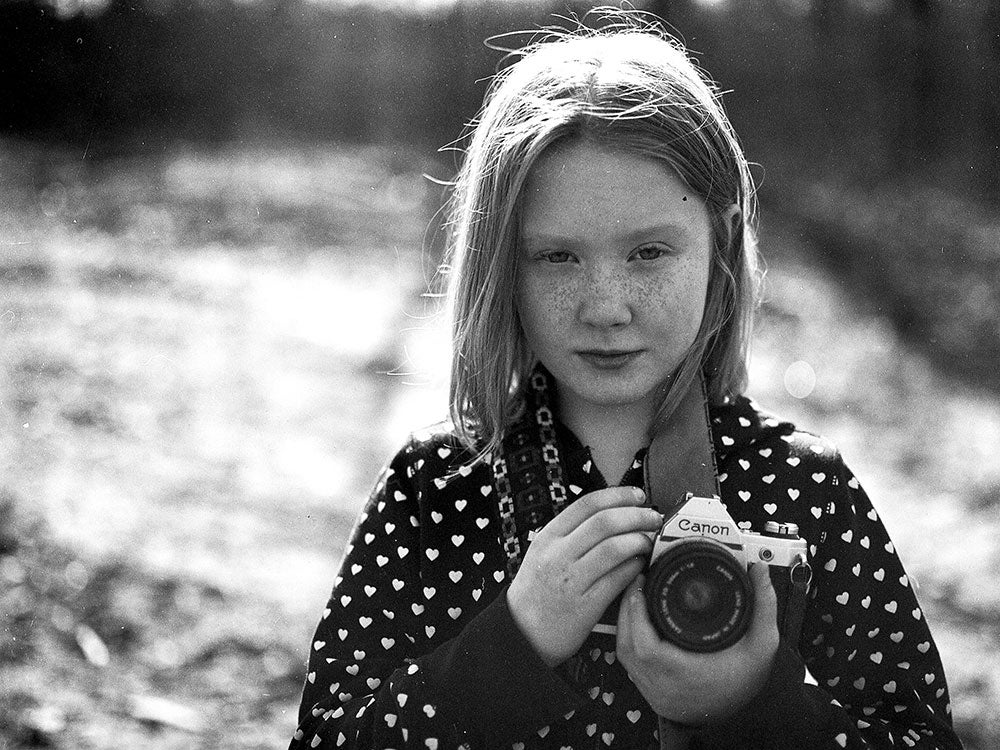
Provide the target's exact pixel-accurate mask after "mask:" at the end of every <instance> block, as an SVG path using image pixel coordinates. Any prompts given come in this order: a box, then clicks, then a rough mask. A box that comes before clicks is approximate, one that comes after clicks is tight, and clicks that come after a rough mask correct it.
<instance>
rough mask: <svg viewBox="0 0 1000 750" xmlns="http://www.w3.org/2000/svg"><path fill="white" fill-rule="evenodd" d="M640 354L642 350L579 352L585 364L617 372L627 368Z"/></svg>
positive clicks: (592, 350) (593, 350)
mask: <svg viewBox="0 0 1000 750" xmlns="http://www.w3.org/2000/svg"><path fill="white" fill-rule="evenodd" d="M640 354H642V350H641V349H637V350H630V351H622V350H603V349H591V350H585V351H579V352H577V355H578V356H579V357H580V358H581V359H583V360H584V361H585V362H587V363H588V364H591V365H593V366H594V367H597V368H599V369H602V370H617V369H619V368H621V367H625V366H626V365H628V364H630V363H631V362H632V361H633V360H635V359H637V358H638V357H639V355H640Z"/></svg>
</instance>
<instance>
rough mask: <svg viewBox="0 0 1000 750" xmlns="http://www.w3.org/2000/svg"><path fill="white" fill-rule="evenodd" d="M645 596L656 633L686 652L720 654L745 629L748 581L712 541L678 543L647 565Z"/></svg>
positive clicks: (749, 607) (750, 601) (750, 606)
mask: <svg viewBox="0 0 1000 750" xmlns="http://www.w3.org/2000/svg"><path fill="white" fill-rule="evenodd" d="M645 593H646V606H647V609H648V610H649V616H650V618H651V619H652V621H653V624H654V625H655V626H656V629H657V630H658V631H659V633H660V635H661V636H662V637H663V638H664V639H665V640H668V641H671V642H672V643H674V644H676V645H678V646H680V647H681V648H684V649H686V650H688V651H699V652H709V651H721V650H722V649H724V648H728V647H729V646H732V645H733V644H734V643H736V642H737V641H738V640H739V639H740V638H742V637H743V634H744V633H745V632H746V630H747V628H748V627H749V625H750V616H751V614H752V611H753V588H752V586H751V584H750V578H749V576H748V575H747V572H746V569H745V568H744V567H743V565H742V564H741V563H740V562H739V560H737V559H736V558H735V557H734V556H733V555H732V554H731V553H730V552H729V551H728V550H727V549H726V548H725V547H723V546H722V545H721V544H719V543H717V542H713V541H709V540H707V539H681V540H678V541H677V542H676V543H674V544H673V545H671V547H669V548H668V549H667V550H666V551H665V552H664V553H663V554H662V555H660V556H659V557H658V558H657V559H656V560H655V561H654V562H653V564H652V566H651V567H650V570H649V573H648V575H647V577H646V592H645Z"/></svg>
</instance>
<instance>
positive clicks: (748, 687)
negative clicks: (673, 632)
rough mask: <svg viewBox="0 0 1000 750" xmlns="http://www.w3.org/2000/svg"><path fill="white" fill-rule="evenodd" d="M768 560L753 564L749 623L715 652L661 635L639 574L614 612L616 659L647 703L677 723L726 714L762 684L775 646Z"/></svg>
mask: <svg viewBox="0 0 1000 750" xmlns="http://www.w3.org/2000/svg"><path fill="white" fill-rule="evenodd" d="M767 570H768V569H767V566H766V565H751V566H750V579H751V581H753V586H754V595H755V596H754V598H755V600H756V604H755V606H754V613H753V620H752V622H751V624H750V628H749V629H748V630H747V632H746V634H744V636H743V638H741V639H740V640H739V641H738V642H737V643H736V644H734V645H733V646H730V647H729V648H727V649H724V650H723V651H717V652H714V653H707V654H701V653H695V652H692V651H685V650H683V649H681V648H679V647H677V646H674V645H673V644H672V643H669V642H668V641H665V640H663V639H662V638H660V635H659V633H657V632H656V629H655V628H654V627H653V623H652V622H651V621H650V619H649V613H648V612H647V610H646V601H645V598H644V597H643V594H642V585H643V578H642V577H641V576H640V577H639V578H637V579H636V580H635V581H633V582H632V585H631V586H629V590H628V591H627V592H626V594H625V596H624V597H622V607H621V610H620V611H619V613H618V646H617V654H618V659H619V661H620V662H621V663H622V665H623V666H624V667H625V669H626V670H627V671H628V674H629V677H630V678H631V679H632V682H634V683H635V686H636V687H637V688H638V689H639V692H640V693H642V695H643V697H644V698H645V699H646V701H647V702H648V703H649V705H650V706H651V707H652V708H653V710H654V711H656V713H657V714H659V715H660V716H662V717H664V718H666V719H670V720H672V721H676V722H679V723H681V724H704V723H707V722H711V721H715V720H717V719H721V718H724V717H725V716H728V715H730V714H732V713H734V712H736V711H737V710H739V709H740V708H742V707H743V706H744V705H746V704H747V703H749V702H750V700H751V699H752V698H753V697H754V696H755V695H756V694H757V693H758V692H760V690H761V689H762V688H763V687H764V683H765V682H766V680H767V677H768V674H769V673H770V671H771V664H772V662H773V661H774V656H775V653H777V650H778V626H777V601H776V597H775V594H774V588H773V587H772V586H771V579H770V577H769V576H768V572H767Z"/></svg>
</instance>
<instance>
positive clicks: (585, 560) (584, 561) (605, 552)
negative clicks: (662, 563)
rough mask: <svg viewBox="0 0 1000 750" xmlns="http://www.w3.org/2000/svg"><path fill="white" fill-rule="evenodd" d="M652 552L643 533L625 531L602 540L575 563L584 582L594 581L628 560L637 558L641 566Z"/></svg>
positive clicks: (649, 542)
mask: <svg viewBox="0 0 1000 750" xmlns="http://www.w3.org/2000/svg"><path fill="white" fill-rule="evenodd" d="M652 551H653V542H652V541H651V540H650V538H649V537H648V536H647V535H646V534H645V533H644V532H643V531H627V532H625V533H623V534H615V535H614V536H610V537H607V538H606V539H602V540H601V541H600V542H598V543H597V544H596V545H594V546H593V547H591V548H590V549H589V550H586V551H585V552H584V553H583V556H582V557H580V559H579V560H578V561H577V562H576V569H577V571H578V572H579V574H580V576H581V577H582V578H583V579H584V580H588V581H596V580H598V579H599V578H601V577H603V576H604V575H606V574H607V572H608V571H609V570H612V569H614V568H616V567H618V565H620V564H621V563H623V562H625V561H626V560H629V559H630V558H638V559H639V560H641V562H642V564H643V566H645V563H646V562H647V561H648V560H649V553H650V552H652Z"/></svg>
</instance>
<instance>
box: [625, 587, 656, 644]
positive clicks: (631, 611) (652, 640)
mask: <svg viewBox="0 0 1000 750" xmlns="http://www.w3.org/2000/svg"><path fill="white" fill-rule="evenodd" d="M645 586H646V582H645V578H644V579H643V580H642V581H640V582H639V584H638V585H636V586H635V587H633V588H630V589H629V592H628V594H627V601H628V608H627V609H628V618H629V623H628V630H629V635H630V638H631V645H632V648H633V649H634V650H635V653H636V654H651V653H653V652H654V650H657V649H661V648H663V647H664V645H665V644H664V642H663V639H662V638H660V634H659V633H658V632H657V630H656V628H655V626H654V625H653V621H652V620H651V619H650V617H649V610H648V609H647V605H646V589H645Z"/></svg>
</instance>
